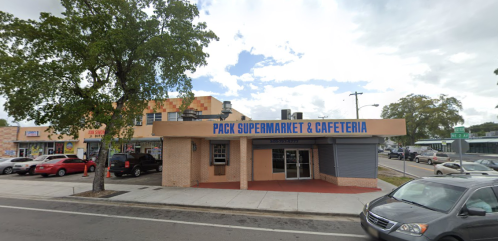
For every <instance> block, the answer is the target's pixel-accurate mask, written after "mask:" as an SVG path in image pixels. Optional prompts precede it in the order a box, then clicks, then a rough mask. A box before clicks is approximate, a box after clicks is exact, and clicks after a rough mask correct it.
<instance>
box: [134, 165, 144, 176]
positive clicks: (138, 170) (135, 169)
mask: <svg viewBox="0 0 498 241" xmlns="http://www.w3.org/2000/svg"><path fill="white" fill-rule="evenodd" d="M140 174H142V171H141V170H140V168H138V167H135V168H134V169H133V171H132V175H133V176H134V177H139V176H140Z"/></svg>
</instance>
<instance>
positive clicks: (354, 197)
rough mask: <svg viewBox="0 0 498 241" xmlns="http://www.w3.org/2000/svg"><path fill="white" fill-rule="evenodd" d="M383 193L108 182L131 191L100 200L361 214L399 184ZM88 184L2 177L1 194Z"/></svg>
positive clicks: (61, 194) (45, 193) (66, 190)
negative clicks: (5, 178) (369, 203)
mask: <svg viewBox="0 0 498 241" xmlns="http://www.w3.org/2000/svg"><path fill="white" fill-rule="evenodd" d="M378 187H379V188H380V189H382V191H379V192H370V193H361V194H334V193H304V192H273V191H251V190H229V189H209V188H176V187H160V186H142V185H124V184H106V189H107V190H116V191H126V192H127V193H124V194H121V195H118V196H115V197H111V198H99V200H105V201H116V202H133V203H144V204H163V205H175V206H189V207H200V208H218V209H233V210H245V211H262V212H290V213H302V214H333V215H347V216H357V215H358V214H359V213H360V212H361V211H362V209H363V205H364V204H365V203H366V202H369V201H371V200H373V199H375V198H377V197H380V196H382V195H385V194H387V193H389V192H390V191H391V190H392V189H393V188H395V186H393V185H391V184H389V183H386V182H384V181H382V180H378ZM91 188H92V186H91V184H88V183H75V182H46V181H21V180H0V197H16V196H17V197H19V196H22V197H43V198H76V199H86V200H88V199H91V200H93V198H82V197H71V195H72V194H73V193H80V192H84V191H89V190H91Z"/></svg>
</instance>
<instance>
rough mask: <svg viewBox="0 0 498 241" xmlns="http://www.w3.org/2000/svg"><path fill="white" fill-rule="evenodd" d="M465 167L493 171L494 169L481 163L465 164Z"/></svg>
mask: <svg viewBox="0 0 498 241" xmlns="http://www.w3.org/2000/svg"><path fill="white" fill-rule="evenodd" d="M463 168H464V169H465V170H466V171H492V170H493V169H491V168H489V167H487V166H484V165H481V164H475V163H473V164H463Z"/></svg>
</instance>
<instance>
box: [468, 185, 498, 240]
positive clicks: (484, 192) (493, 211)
mask: <svg viewBox="0 0 498 241" xmlns="http://www.w3.org/2000/svg"><path fill="white" fill-rule="evenodd" d="M497 191H498V187H483V188H480V189H477V190H476V191H475V192H474V193H473V194H472V195H471V196H470V197H469V199H468V200H467V201H466V203H465V206H466V207H467V208H479V209H482V210H484V211H486V215H485V216H468V217H466V218H465V221H464V222H465V225H464V227H465V228H464V230H465V231H466V232H467V234H468V237H470V240H472V241H484V240H486V241H490V240H498V232H497V231H496V230H497V229H498V196H497Z"/></svg>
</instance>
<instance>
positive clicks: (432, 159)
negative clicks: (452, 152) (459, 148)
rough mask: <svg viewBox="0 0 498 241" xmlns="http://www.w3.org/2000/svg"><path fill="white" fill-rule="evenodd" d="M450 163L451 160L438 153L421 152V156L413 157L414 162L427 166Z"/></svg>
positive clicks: (445, 155)
mask: <svg viewBox="0 0 498 241" xmlns="http://www.w3.org/2000/svg"><path fill="white" fill-rule="evenodd" d="M449 161H451V158H450V157H449V156H448V155H447V154H444V153H438V152H430V151H428V152H422V154H420V155H417V156H416V157H415V162H416V163H419V162H427V164H428V165H432V164H434V163H436V164H438V163H444V162H449Z"/></svg>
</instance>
